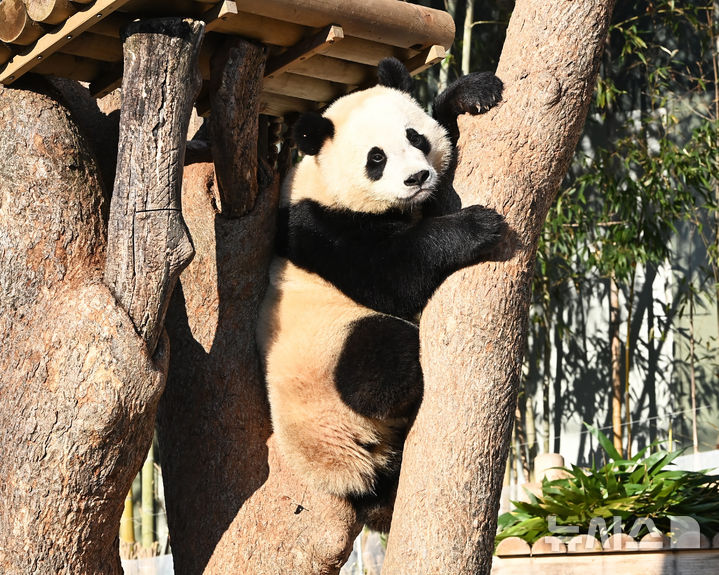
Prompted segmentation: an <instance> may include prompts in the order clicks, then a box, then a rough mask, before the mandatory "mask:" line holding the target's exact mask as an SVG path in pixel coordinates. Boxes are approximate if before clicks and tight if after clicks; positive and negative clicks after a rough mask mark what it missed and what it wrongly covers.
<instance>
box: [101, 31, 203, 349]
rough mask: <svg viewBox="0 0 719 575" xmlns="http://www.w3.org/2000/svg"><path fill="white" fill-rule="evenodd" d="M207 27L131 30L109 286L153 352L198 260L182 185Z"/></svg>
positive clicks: (110, 228)
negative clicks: (173, 300) (178, 287)
mask: <svg viewBox="0 0 719 575" xmlns="http://www.w3.org/2000/svg"><path fill="white" fill-rule="evenodd" d="M203 31H204V24H203V23H202V22H193V21H189V20H181V19H179V18H166V19H154V20H146V21H139V22H135V23H133V24H130V25H129V26H128V27H127V29H126V31H125V40H124V55H125V58H124V73H123V81H122V94H123V98H122V111H121V114H120V141H119V155H118V161H117V177H116V178H115V188H114V191H113V201H112V204H111V207H110V222H109V226H108V248H107V261H106V264H105V282H106V284H107V285H108V286H109V287H110V290H111V291H112V292H113V294H114V295H115V297H116V298H117V300H118V302H120V304H121V305H122V306H123V308H125V309H126V310H127V312H128V314H129V315H130V317H131V318H132V321H133V323H134V324H135V327H136V328H137V331H138V333H139V334H140V335H141V336H142V337H143V339H144V340H145V341H146V342H147V345H148V349H149V350H150V352H151V353H152V351H153V350H154V349H155V346H156V344H157V341H158V339H159V337H160V334H161V332H162V329H163V326H164V317H165V311H166V309H167V306H168V304H169V301H170V295H171V294H172V290H173V289H174V287H175V283H176V281H177V278H178V277H179V276H180V273H181V272H182V270H183V269H184V268H185V267H186V266H187V264H188V263H189V262H190V260H191V259H192V256H193V248H192V243H191V241H190V237H189V234H188V232H187V228H186V227H185V224H184V222H183V221H182V211H181V205H180V187H181V185H182V167H183V161H184V155H185V142H186V140H187V126H188V123H189V121H190V113H191V111H192V106H193V104H194V101H195V97H196V96H197V93H198V91H199V89H200V85H201V83H202V79H201V77H200V73H199V70H198V68H197V57H198V54H199V51H200V44H201V42H202V36H203Z"/></svg>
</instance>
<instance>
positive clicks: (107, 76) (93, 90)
mask: <svg viewBox="0 0 719 575" xmlns="http://www.w3.org/2000/svg"><path fill="white" fill-rule="evenodd" d="M103 68H104V67H103ZM121 85H122V62H118V63H117V64H113V65H112V66H109V67H108V68H107V69H105V70H103V72H101V73H100V75H99V76H97V77H95V78H94V79H93V80H92V81H91V82H90V95H91V96H92V97H93V98H98V99H99V98H103V97H105V96H107V95H108V94H109V93H110V92H113V91H115V90H116V89H117V88H119V87H120V86H121Z"/></svg>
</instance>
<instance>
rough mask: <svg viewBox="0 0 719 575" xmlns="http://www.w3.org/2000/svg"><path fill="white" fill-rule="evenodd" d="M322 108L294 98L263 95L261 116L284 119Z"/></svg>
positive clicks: (314, 103)
mask: <svg viewBox="0 0 719 575" xmlns="http://www.w3.org/2000/svg"><path fill="white" fill-rule="evenodd" d="M319 107H320V106H319V105H318V104H317V103H316V102H312V101H310V100H303V99H301V98H292V97H291V96H283V95H281V94H269V93H266V92H265V93H263V94H262V96H260V114H266V115H268V116H276V117H282V116H286V115H287V114H292V113H295V112H308V111H310V110H316V109H318V108H319Z"/></svg>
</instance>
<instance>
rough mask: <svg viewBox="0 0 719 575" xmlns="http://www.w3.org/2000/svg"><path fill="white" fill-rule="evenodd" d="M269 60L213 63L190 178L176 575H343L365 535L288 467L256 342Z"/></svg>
mask: <svg viewBox="0 0 719 575" xmlns="http://www.w3.org/2000/svg"><path fill="white" fill-rule="evenodd" d="M264 62H265V55H264V52H263V50H262V49H261V48H259V47H257V46H255V45H253V44H251V43H248V42H245V41H242V40H237V41H235V42H231V43H228V44H226V45H225V46H224V47H223V49H222V50H221V51H220V52H218V53H216V54H215V56H214V57H213V63H212V74H213V78H212V81H211V86H212V87H211V94H210V99H211V102H212V118H211V119H210V134H211V137H212V149H213V155H214V159H215V165H214V169H213V165H212V164H196V165H192V166H188V168H187V169H186V174H185V180H184V189H183V213H184V217H185V221H186V222H187V225H188V227H189V229H190V231H191V233H192V237H193V239H194V245H195V250H196V257H195V259H194V260H193V262H192V263H191V264H190V265H189V266H188V268H187V269H186V270H185V271H184V272H183V274H182V276H181V278H180V282H179V285H178V289H177V290H176V291H175V293H174V296H173V301H172V304H171V306H170V310H169V312H168V319H167V329H168V334H169V336H170V340H171V345H172V358H171V362H170V373H169V375H168V384H167V390H166V392H165V395H164V396H163V398H162V402H161V407H160V412H159V421H158V423H159V439H160V453H161V457H162V462H161V463H162V468H163V476H164V478H165V483H166V490H165V496H166V500H167V512H168V523H169V528H170V536H171V539H172V542H173V554H174V559H175V566H176V569H177V572H178V573H183V574H185V575H197V574H200V573H213V574H224V573H227V574H235V573H242V574H243V575H259V574H267V575H276V574H278V573H292V574H293V575H317V574H330V573H336V572H338V571H339V568H340V566H341V564H342V563H343V561H344V560H345V559H346V557H347V556H348V555H349V552H350V550H351V547H352V541H353V539H354V536H355V535H356V534H357V532H358V531H359V528H360V525H359V524H358V523H357V520H356V516H355V513H354V511H353V510H352V508H351V507H350V506H349V504H348V503H347V502H346V501H344V500H341V499H338V498H332V497H328V496H326V495H324V494H321V493H316V492H313V491H311V490H310V489H309V488H308V487H307V486H306V485H304V484H303V483H302V482H301V481H300V480H299V479H298V478H297V477H295V476H294V475H293V474H292V472H291V471H290V470H289V469H288V468H287V467H286V466H284V465H283V463H282V461H281V459H280V458H279V456H278V453H277V451H276V449H275V447H274V443H273V440H272V437H271V433H272V426H271V423H270V414H269V406H268V404H267V398H266V390H265V385H264V379H263V376H262V370H261V366H260V359H259V356H258V354H257V349H256V344H255V324H256V321H257V311H258V308H259V305H260V302H261V300H262V296H263V294H264V290H265V287H266V284H267V268H268V265H269V262H270V257H271V255H272V245H273V237H274V220H275V214H276V208H277V197H278V185H277V180H276V178H275V179H274V181H273V178H272V177H271V176H272V175H271V174H268V173H267V170H266V169H262V167H263V162H262V160H263V158H262V157H260V158H258V157H257V156H256V154H257V153H258V152H257V146H258V133H259V126H258V122H257V111H258V107H259V98H258V97H259V92H260V86H261V81H262V73H263V70H264ZM260 140H262V139H261V138H260ZM260 153H261V154H262V155H264V154H265V153H266V150H260ZM249 156H252V157H249ZM268 176H269V177H268Z"/></svg>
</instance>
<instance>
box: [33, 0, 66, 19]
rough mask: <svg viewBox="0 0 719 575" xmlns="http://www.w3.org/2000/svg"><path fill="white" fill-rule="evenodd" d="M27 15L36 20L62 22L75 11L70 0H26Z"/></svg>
mask: <svg viewBox="0 0 719 575" xmlns="http://www.w3.org/2000/svg"><path fill="white" fill-rule="evenodd" d="M24 2H25V8H27V15H28V16H30V18H32V19H33V20H35V22H42V23H43V24H60V23H61V22H64V21H65V20H67V18H68V17H69V16H70V15H71V14H74V13H75V7H74V6H73V5H72V3H71V2H70V0H24Z"/></svg>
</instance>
